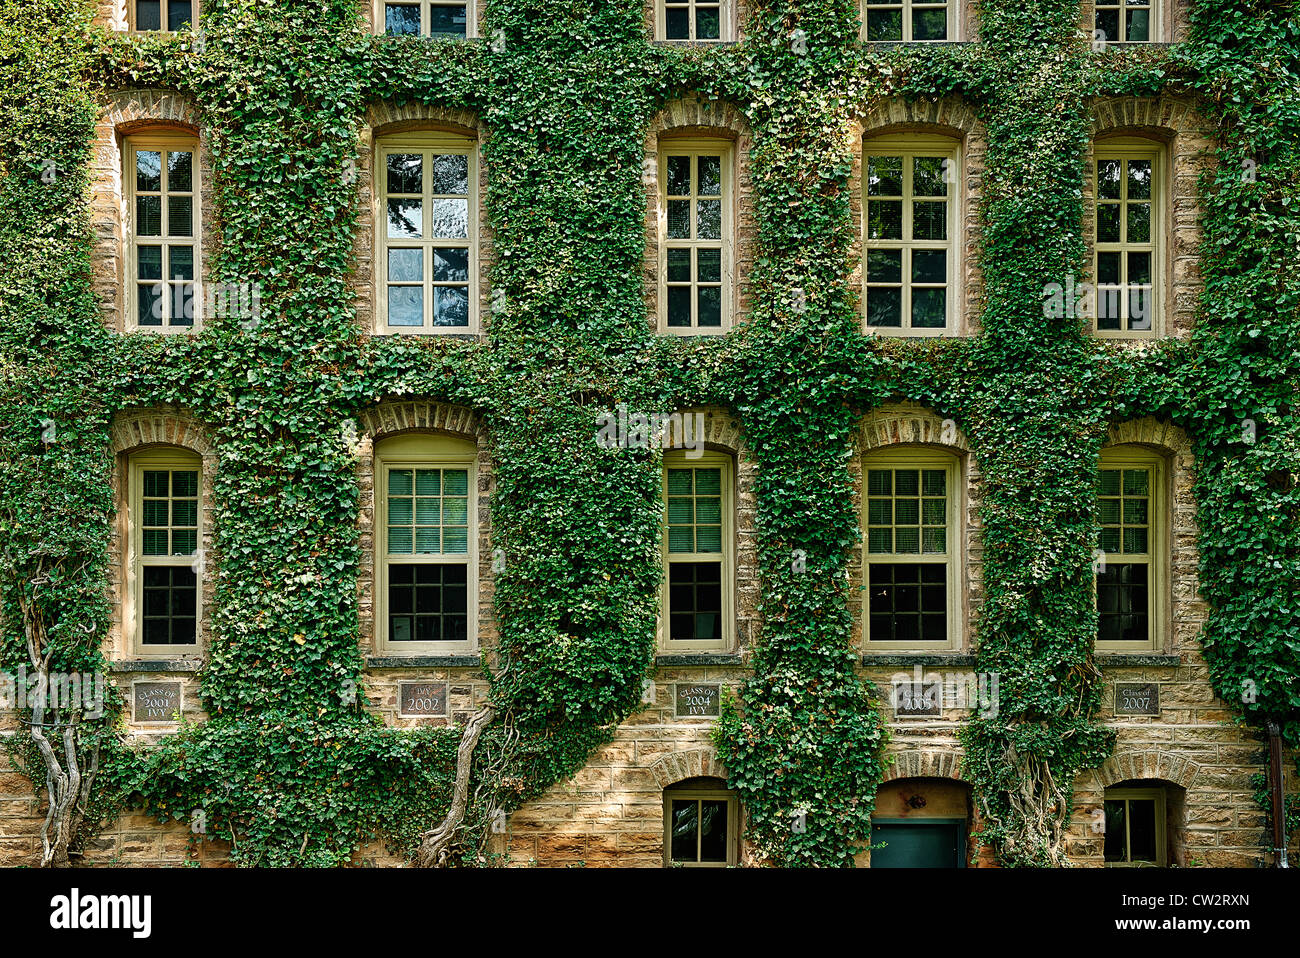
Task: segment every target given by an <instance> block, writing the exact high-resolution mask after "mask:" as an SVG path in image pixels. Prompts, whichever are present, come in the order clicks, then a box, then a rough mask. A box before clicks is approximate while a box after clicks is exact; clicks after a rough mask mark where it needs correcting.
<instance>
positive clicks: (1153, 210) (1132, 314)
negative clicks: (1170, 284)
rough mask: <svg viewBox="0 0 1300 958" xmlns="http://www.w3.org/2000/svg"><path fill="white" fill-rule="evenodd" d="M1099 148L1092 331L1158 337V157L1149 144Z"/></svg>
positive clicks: (1160, 189)
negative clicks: (1093, 324) (1094, 312)
mask: <svg viewBox="0 0 1300 958" xmlns="http://www.w3.org/2000/svg"><path fill="white" fill-rule="evenodd" d="M1128 142H1129V141H1114V140H1107V141H1104V142H1103V143H1099V144H1098V145H1097V150H1096V154H1097V155H1096V163H1095V165H1094V173H1095V175H1094V187H1095V194H1094V195H1095V197H1096V211H1095V214H1094V216H1095V220H1094V226H1095V234H1094V236H1095V238H1094V243H1093V275H1094V277H1095V280H1096V293H1095V295H1096V305H1095V310H1096V325H1095V331H1096V333H1097V334H1098V335H1100V336H1103V337H1107V336H1108V337H1124V338H1143V337H1150V336H1153V335H1155V333H1156V321H1157V319H1158V316H1159V312H1158V310H1159V309H1160V287H1161V282H1162V262H1161V255H1162V253H1161V235H1162V232H1163V225H1162V224H1163V209H1164V207H1163V196H1164V189H1163V183H1162V176H1161V167H1162V160H1161V157H1162V154H1161V152H1160V151H1159V150H1158V149H1155V148H1153V147H1151V146H1150V145H1148V147H1147V148H1145V149H1141V148H1139V147H1135V146H1132V145H1125V144H1126V143H1128Z"/></svg>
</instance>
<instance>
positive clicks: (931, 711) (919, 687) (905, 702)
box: [894, 682, 943, 718]
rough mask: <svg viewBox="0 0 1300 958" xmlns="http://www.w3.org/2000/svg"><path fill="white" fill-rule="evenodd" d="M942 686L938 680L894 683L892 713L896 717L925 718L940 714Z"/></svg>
mask: <svg viewBox="0 0 1300 958" xmlns="http://www.w3.org/2000/svg"><path fill="white" fill-rule="evenodd" d="M942 709H943V686H942V685H941V684H940V683H938V682H896V683H894V715H895V716H897V717H898V718H925V717H927V716H931V717H932V716H936V715H939V714H941V712H942Z"/></svg>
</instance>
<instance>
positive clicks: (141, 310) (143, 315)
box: [135, 251, 163, 326]
mask: <svg viewBox="0 0 1300 958" xmlns="http://www.w3.org/2000/svg"><path fill="white" fill-rule="evenodd" d="M159 253H160V255H161V251H159ZM161 268H162V267H161V264H160V265H159V269H160V270H161ZM162 315H163V290H162V284H161V283H148V284H140V285H139V286H137V287H136V319H135V321H136V323H137V324H138V325H140V326H161V325H162Z"/></svg>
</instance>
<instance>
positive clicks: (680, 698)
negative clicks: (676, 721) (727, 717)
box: [677, 685, 721, 718]
mask: <svg viewBox="0 0 1300 958" xmlns="http://www.w3.org/2000/svg"><path fill="white" fill-rule="evenodd" d="M720 688H721V686H718V685H678V686H677V716H678V717H679V718H693V717H697V716H716V715H717V714H718V713H719V704H720V698H719V696H720V692H719V689H720Z"/></svg>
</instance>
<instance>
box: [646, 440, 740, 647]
mask: <svg viewBox="0 0 1300 958" xmlns="http://www.w3.org/2000/svg"><path fill="white" fill-rule="evenodd" d="M664 500H665V517H664V518H665V533H664V570H665V576H666V578H667V583H666V588H665V590H664V597H663V600H664V601H663V613H662V619H663V622H662V628H663V634H664V643H663V644H664V646H665V648H670V649H676V650H679V651H711V650H718V649H726V648H730V646H731V634H732V606H731V602H732V598H731V597H732V562H733V556H734V554H735V553H734V546H733V542H732V539H733V536H734V534H735V533H734V530H733V524H732V515H731V510H732V501H733V500H732V465H731V457H730V456H726V455H723V454H720V453H712V452H705V453H703V454H702V455H699V456H696V457H690V456H688V455H687V454H686V453H684V452H680V451H676V450H674V451H670V452H667V453H665V454H664Z"/></svg>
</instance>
